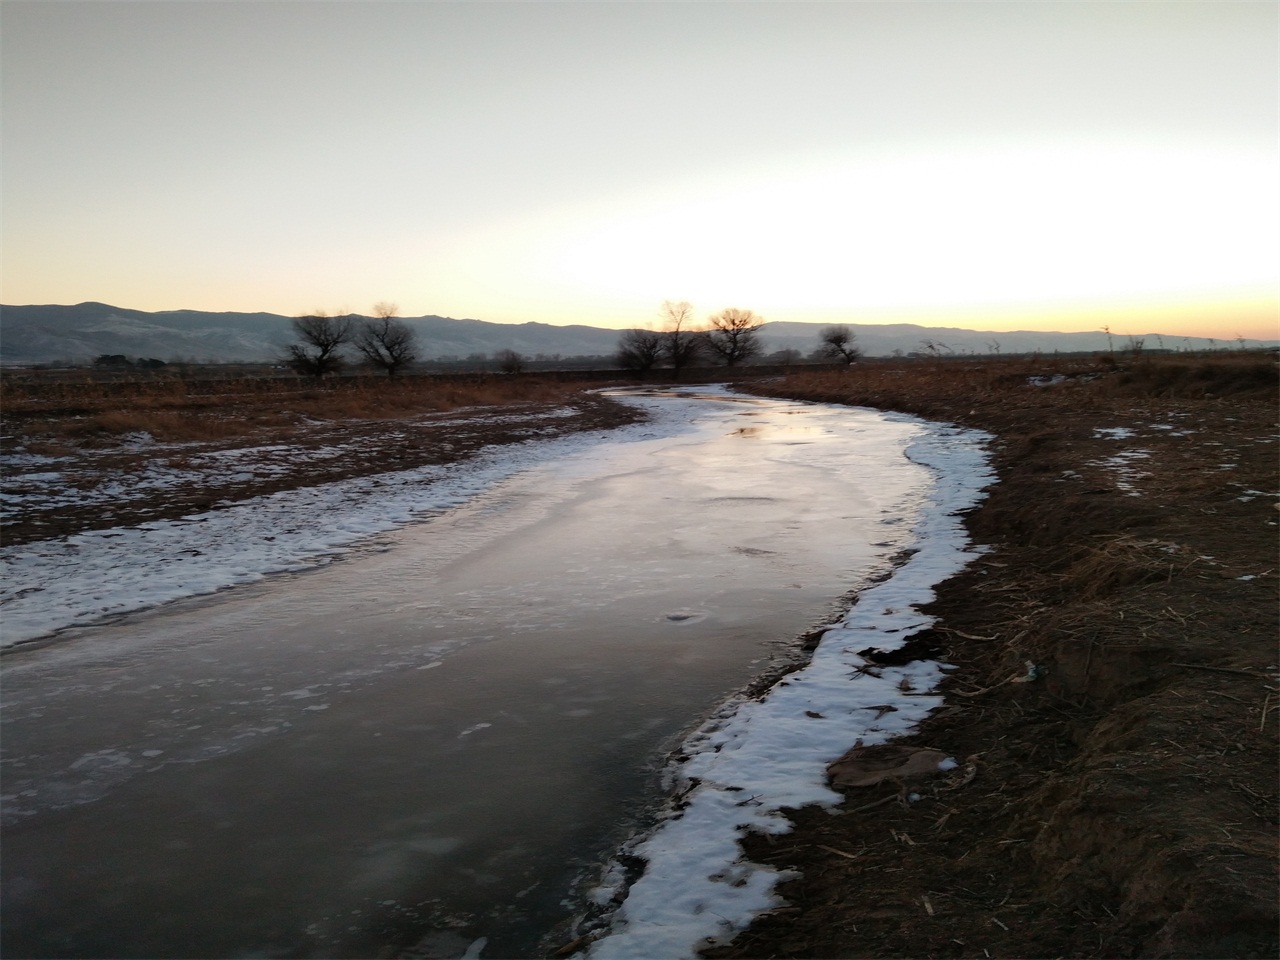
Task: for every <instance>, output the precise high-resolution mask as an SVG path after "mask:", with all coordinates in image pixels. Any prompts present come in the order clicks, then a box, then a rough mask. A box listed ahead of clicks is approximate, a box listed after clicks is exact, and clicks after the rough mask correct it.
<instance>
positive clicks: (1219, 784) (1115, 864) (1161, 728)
mask: <svg viewBox="0 0 1280 960" xmlns="http://www.w3.org/2000/svg"><path fill="white" fill-rule="evenodd" d="M1044 372H1045V373H1048V374H1052V373H1053V372H1054V371H1052V370H1047V371H1044ZM962 379H963V378H953V379H951V381H950V382H948V383H942V382H939V383H937V384H935V385H934V386H933V387H932V388H931V387H930V386H929V385H928V384H927V383H923V382H921V381H920V380H918V379H917V380H916V381H914V382H913V383H912V384H911V387H910V388H909V389H902V384H901V383H900V382H895V380H894V378H893V377H892V376H889V375H888V374H887V372H886V374H885V375H882V374H880V373H878V372H876V371H874V370H871V369H867V370H862V371H859V370H855V371H852V372H851V373H850V374H848V375H846V376H844V377H843V378H831V377H814V378H805V377H802V376H797V377H793V378H791V379H789V380H787V381H785V382H782V383H777V384H774V385H772V387H771V388H770V389H769V391H768V392H771V393H774V394H777V395H784V396H791V397H808V398H811V399H824V400H835V401H845V402H853V403H866V404H874V405H877V406H881V407H886V408H890V409H894V408H896V409H906V410H909V411H911V412H915V413H921V414H924V415H926V416H931V417H935V418H938V419H948V420H953V421H957V422H961V423H964V424H966V425H971V426H976V427H980V428H982V429H986V430H988V431H990V432H992V433H993V434H995V436H996V438H997V439H996V441H995V442H994V444H993V450H994V453H995V457H994V461H995V465H996V467H997V469H998V473H999V478H1000V479H999V483H998V485H997V486H996V487H995V488H994V489H993V490H992V491H991V494H990V496H989V498H988V499H987V501H986V502H985V503H984V504H983V505H982V506H981V507H980V508H979V509H978V510H976V511H975V512H974V513H973V514H972V515H971V516H970V517H969V518H968V520H967V522H968V525H969V528H970V530H971V531H972V533H973V536H974V539H975V541H976V542H978V543H982V544H986V545H987V546H988V552H987V553H986V554H985V555H984V556H983V557H982V558H981V559H980V560H979V561H978V562H976V563H975V564H974V565H972V566H971V567H970V569H969V570H968V571H966V572H965V573H964V574H962V575H961V576H958V577H956V578H954V579H953V580H950V581H948V582H947V583H945V584H943V585H942V586H941V587H940V588H939V590H938V599H937V602H936V603H934V604H933V605H932V606H931V607H930V608H929V612H930V613H932V614H934V615H935V616H937V617H939V618H940V623H939V625H938V627H937V628H936V629H935V630H932V631H930V632H929V633H928V635H927V636H925V637H921V638H918V639H920V640H924V641H927V642H928V643H929V644H931V645H932V646H933V647H935V648H936V649H937V651H938V652H939V653H940V654H941V655H942V656H944V657H945V658H946V659H947V660H949V661H951V662H953V663H956V664H958V665H959V667H960V669H959V670H957V671H956V672H955V673H954V674H953V676H952V678H951V679H950V680H949V682H948V684H947V685H946V686H945V687H944V692H945V693H946V694H947V699H948V704H949V705H948V706H947V707H946V708H944V709H943V710H941V711H940V712H939V713H937V714H936V715H934V717H932V718H931V719H930V720H929V721H927V722H926V723H925V724H924V726H923V727H922V728H921V729H920V730H919V732H918V733H917V734H916V735H915V736H914V737H912V738H911V740H910V741H909V742H910V743H913V744H918V745H922V746H930V747H936V748H938V749H941V750H943V751H945V752H947V753H949V754H951V755H953V756H955V757H956V758H957V759H959V760H960V761H961V763H962V767H961V771H960V773H959V774H957V775H953V776H952V777H951V778H950V779H948V780H945V781H941V780H940V781H936V782H925V783H918V784H915V785H913V786H912V787H911V789H914V790H916V791H917V792H918V793H919V794H920V795H921V798H920V800H919V801H918V802H916V803H913V804H911V805H910V806H909V807H904V806H903V805H902V803H900V802H898V801H897V800H896V799H890V802H887V803H882V804H880V805H878V806H875V807H874V808H873V809H867V810H865V811H864V812H862V813H853V812H852V811H853V810H855V809H856V808H859V807H870V806H871V805H873V804H875V803H876V802H877V801H880V800H882V799H884V798H886V797H889V798H893V796H894V794H896V793H897V791H898V787H897V786H896V785H884V784H882V785H880V786H879V787H869V788H860V789H855V790H850V791H848V793H847V797H848V799H847V800H846V802H845V804H844V811H845V813H844V815H842V816H831V815H829V814H827V813H824V812H821V811H816V810H802V811H798V812H797V813H796V814H795V817H794V819H795V822H796V829H795V831H794V832H793V833H791V834H790V835H788V836H785V837H781V838H774V842H772V843H769V842H766V841H765V840H763V839H762V840H760V841H758V842H756V843H754V844H752V845H751V847H750V853H751V855H752V857H753V858H754V859H759V860H763V861H766V862H768V863H770V864H773V865H774V866H777V867H783V868H787V867H790V868H795V869H796V870H798V871H800V873H801V876H800V878H799V879H797V880H795V881H793V882H791V883H789V884H787V885H785V886H784V887H783V889H782V893H783V895H784V896H785V897H786V899H787V900H788V902H789V905H788V906H787V907H784V908H782V909H780V910H778V911H776V912H775V913H773V914H772V915H770V916H766V917H763V918H761V919H760V920H759V921H758V922H757V923H756V924H755V925H754V926H753V927H752V928H751V929H750V930H749V931H748V932H746V933H744V934H742V935H740V936H739V937H738V939H737V940H736V941H735V942H734V944H733V945H732V946H730V947H729V948H725V949H716V950H711V951H708V952H707V956H710V957H924V956H930V957H1061V956H1070V957H1127V956H1159V957H1274V956H1276V955H1277V948H1278V944H1277V908H1276V889H1277V876H1276V838H1277V834H1276V819H1277V818H1276V813H1277V806H1276V786H1277V749H1276V732H1277V721H1278V720H1280V715H1278V714H1277V710H1276V707H1277V705H1278V704H1277V667H1276V663H1277V649H1276V638H1277V632H1276V625H1277V624H1276V599H1277V597H1276V582H1277V581H1276V545H1277V536H1276V532H1277V528H1276V521H1277V512H1276V494H1277V490H1278V489H1280V486H1278V480H1277V443H1276V440H1277V433H1276V406H1275V399H1274V393H1273V392H1270V391H1268V390H1262V391H1258V390H1255V389H1253V388H1252V387H1251V386H1250V384H1248V383H1245V384H1243V385H1239V386H1240V388H1239V389H1238V390H1236V391H1235V392H1234V394H1235V395H1227V396H1221V395H1219V396H1216V397H1215V396H1209V397H1203V396H1201V397H1198V398H1188V396H1187V395H1186V394H1188V393H1191V394H1195V393H1197V392H1203V391H1196V390H1185V391H1179V390H1170V391H1169V392H1171V393H1180V392H1181V393H1182V394H1183V396H1182V398H1181V399H1170V398H1165V399H1147V398H1145V397H1144V396H1143V395H1142V394H1143V393H1145V392H1148V391H1147V389H1146V388H1145V387H1143V386H1141V384H1139V385H1137V386H1134V385H1133V384H1132V383H1129V384H1126V383H1125V382H1124V380H1123V375H1122V372H1120V371H1117V372H1115V373H1113V374H1110V375H1108V376H1106V377H1103V378H1101V379H1092V380H1088V381H1086V380H1085V379H1084V378H1079V379H1076V380H1072V379H1067V380H1065V381H1063V382H1061V383H1059V384H1057V385H1055V386H1046V387H1038V386H1032V385H1031V384H1030V382H1029V381H1028V380H1027V378H1026V376H1025V375H1023V376H1021V377H1020V378H1019V379H1017V380H1006V381H1005V382H1003V383H1002V382H997V381H995V380H994V379H992V378H988V377H986V375H981V376H979V375H975V378H974V379H973V380H971V381H970V382H968V383H967V384H966V383H963V382H960V381H961V380H962ZM1030 677H1034V678H1035V679H1029V678H1030ZM1028 680H1029V682H1017V681H1028Z"/></svg>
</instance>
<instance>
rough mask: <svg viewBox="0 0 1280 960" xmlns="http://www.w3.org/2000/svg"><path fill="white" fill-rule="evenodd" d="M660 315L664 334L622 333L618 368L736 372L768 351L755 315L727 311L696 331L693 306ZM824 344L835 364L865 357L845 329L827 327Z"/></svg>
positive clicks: (667, 307) (667, 306) (665, 308)
mask: <svg viewBox="0 0 1280 960" xmlns="http://www.w3.org/2000/svg"><path fill="white" fill-rule="evenodd" d="M659 315H660V317H661V321H662V328H661V329H659V330H649V329H643V328H636V329H633V330H624V331H623V333H622V336H621V338H620V339H619V341H618V352H617V354H616V356H615V360H616V362H617V364H618V366H620V367H622V368H623V369H624V370H636V371H645V370H652V369H653V368H655V367H661V366H665V367H669V368H670V369H671V370H672V372H673V374H674V375H676V376H678V375H679V373H680V371H681V370H682V369H684V368H685V367H688V366H692V365H693V364H694V363H696V362H697V361H699V360H703V359H709V360H712V361H715V362H718V363H722V364H724V365H725V366H728V367H733V366H738V365H740V364H745V363H749V362H750V361H752V360H754V359H755V358H756V357H758V356H759V355H760V353H761V352H762V350H763V344H762V343H761V341H760V328H761V327H763V326H764V323H765V320H764V318H763V317H760V316H757V315H756V314H754V313H752V312H751V311H750V310H740V309H738V308H737V307H728V308H726V309H724V310H721V311H720V312H719V313H717V314H714V315H712V316H711V317H709V318H708V319H707V325H706V326H705V327H703V328H698V327H696V326H695V321H694V316H693V307H692V306H691V305H690V304H689V303H688V301H685V300H680V301H674V300H667V301H665V302H664V303H663V304H662V307H661V309H660V311H659ZM819 341H820V346H819V348H818V352H819V354H820V355H821V356H823V357H827V358H829V359H832V360H838V361H842V362H844V363H853V362H854V361H855V360H857V359H858V357H860V356H861V355H862V351H861V350H860V349H859V347H858V345H857V337H856V336H855V335H854V333H853V331H851V330H850V329H849V328H848V327H847V326H844V325H843V324H839V325H836V326H830V327H823V328H822V330H821V331H820V332H819Z"/></svg>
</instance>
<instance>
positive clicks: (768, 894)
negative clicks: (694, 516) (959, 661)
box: [590, 424, 992, 960]
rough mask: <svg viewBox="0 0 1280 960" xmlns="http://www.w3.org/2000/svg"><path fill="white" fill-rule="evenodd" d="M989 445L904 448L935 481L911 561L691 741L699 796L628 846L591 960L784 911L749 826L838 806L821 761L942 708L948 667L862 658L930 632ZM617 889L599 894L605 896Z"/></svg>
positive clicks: (693, 947) (950, 440)
mask: <svg viewBox="0 0 1280 960" xmlns="http://www.w3.org/2000/svg"><path fill="white" fill-rule="evenodd" d="M984 439H986V438H985V435H983V434H980V433H977V432H975V431H964V430H959V429H956V428H952V427H948V426H943V425H939V424H932V425H930V429H929V431H928V432H927V433H925V434H924V435H923V436H921V437H919V438H918V439H917V440H916V441H915V442H914V443H913V444H912V445H911V446H910V447H909V448H908V450H907V455H908V456H909V457H910V458H911V459H912V460H914V461H916V462H917V463H921V464H924V465H926V466H928V467H930V468H931V469H932V470H933V471H934V477H935V479H934V489H933V493H932V497H931V500H932V504H931V505H930V507H929V508H927V509H926V510H925V511H924V512H923V513H922V514H921V516H920V519H919V521H918V522H917V524H916V527H915V529H914V531H913V532H914V534H915V538H916V542H915V548H914V549H915V552H914V553H913V554H912V556H911V557H910V559H909V560H908V561H907V562H906V563H905V564H904V565H903V566H902V567H900V568H899V569H898V570H897V571H896V572H895V574H894V575H893V576H892V577H891V578H890V579H888V580H886V581H884V582H882V583H879V584H877V585H875V586H872V587H870V588H869V589H867V590H864V591H863V592H862V593H861V594H860V595H859V597H858V600H857V603H856V605H855V606H854V607H853V608H852V609H851V610H850V611H849V613H848V615H847V616H845V618H844V619H843V621H842V622H840V623H839V624H837V625H836V626H834V627H833V628H831V629H829V630H827V631H826V633H825V634H824V635H823V637H822V640H821V642H820V643H819V645H818V648H817V650H816V651H815V652H814V655H813V659H812V660H811V662H810V663H809V664H808V665H807V666H806V667H805V669H803V670H801V671H799V672H797V673H793V674H791V675H789V676H788V677H787V678H786V679H785V680H784V681H782V682H781V683H779V684H777V685H776V686H775V687H774V688H773V689H772V690H771V691H770V692H769V694H768V696H767V697H766V698H765V699H763V700H760V701H753V700H743V701H740V702H737V703H731V704H729V705H728V706H727V707H726V709H725V710H724V711H722V715H721V716H720V717H719V718H717V719H715V720H713V721H711V722H710V723H709V724H707V725H706V726H705V727H704V728H703V729H702V730H700V731H698V733H696V734H695V735H694V736H693V737H692V738H691V739H690V740H689V741H688V743H687V744H686V747H685V750H686V752H687V753H688V754H690V755H691V758H690V759H689V760H688V762H686V763H684V764H683V765H682V766H681V767H680V769H679V776H680V778H681V779H682V781H683V782H685V783H686V785H687V786H688V787H690V788H691V790H690V792H689V793H688V794H687V796H686V797H685V803H686V805H685V806H684V808H683V809H682V810H681V811H680V812H679V813H678V814H676V815H675V816H673V817H672V818H671V819H669V820H667V821H666V822H665V823H663V824H662V825H661V826H660V827H659V828H658V829H657V830H656V832H654V833H653V835H652V836H650V837H648V838H647V839H645V840H643V841H642V842H640V843H638V844H636V845H634V846H633V847H632V848H631V849H630V850H629V852H630V853H631V854H634V855H636V856H640V857H643V858H644V859H645V860H647V861H648V863H647V866H646V868H645V872H644V874H643V876H641V877H640V879H639V880H638V881H636V882H635V883H634V884H633V885H632V886H631V888H630V890H629V891H627V893H626V899H625V901H624V902H623V904H622V906H621V908H620V909H619V910H618V912H617V914H616V916H615V918H614V921H613V926H612V930H611V931H610V933H609V934H608V935H607V936H605V937H604V938H603V939H601V940H598V941H597V942H596V943H595V944H593V945H592V948H591V952H590V955H591V957H592V958H593V960H605V958H615V957H632V958H647V957H670V958H677V957H681V958H683V957H693V956H695V955H696V952H697V950H698V949H699V948H700V947H702V946H706V945H708V944H709V943H712V942H715V941H716V940H718V939H721V938H723V939H725V940H727V939H730V938H731V937H732V936H733V935H734V934H735V933H736V932H738V931H739V930H741V929H743V928H745V927H746V926H747V925H748V924H749V923H750V922H751V919H752V917H753V916H754V915H755V914H757V913H759V912H761V911H763V910H767V909H769V908H771V907H776V906H780V905H781V901H780V900H779V899H778V897H777V896H776V895H775V894H774V892H773V888H774V886H775V885H776V884H777V882H778V881H779V880H780V879H781V875H780V874H779V872H778V871H776V870H774V869H773V868H771V867H767V866H761V865H758V864H753V863H750V862H747V861H745V860H744V859H743V858H742V854H741V850H740V849H739V847H738V841H739V839H741V838H742V837H744V836H745V835H746V834H747V833H748V832H749V831H757V832H760V833H765V834H774V833H784V832H786V831H787V830H788V829H789V824H788V822H787V820H786V819H785V817H784V816H783V815H782V810H783V809H784V808H787V807H799V806H804V805H807V804H826V805H830V804H834V803H838V802H839V801H840V799H841V798H840V796H839V795H838V794H836V793H834V792H833V791H832V790H831V789H830V788H829V787H828V786H827V783H826V767H827V764H829V763H830V762H831V761H833V760H835V759H837V758H838V757H839V756H841V755H842V754H843V753H844V752H845V751H846V750H847V749H848V748H849V747H850V746H852V745H853V744H854V743H855V742H857V741H861V742H862V743H863V744H864V745H868V746H870V745H873V744H877V743H883V742H885V741H887V740H889V739H891V738H892V737H894V736H896V735H899V734H902V733H905V732H907V731H909V730H910V729H911V728H912V727H913V726H914V725H915V724H917V723H919V722H920V721H921V720H922V719H924V717H925V716H926V715H927V714H928V713H929V712H930V711H931V710H933V709H935V708H936V707H938V706H939V705H940V704H941V702H942V700H941V697H938V696H931V695H929V691H930V690H932V689H933V688H934V687H935V686H936V685H937V683H938V681H939V680H940V679H941V678H942V667H941V665H939V664H937V663H933V662H927V661H926V662H917V663H912V664H908V665H906V666H901V667H878V666H875V665H874V664H872V663H870V662H868V661H867V660H865V659H864V658H863V657H861V656H859V655H858V653H857V652H856V651H859V650H862V651H866V650H867V648H869V647H870V648H876V649H878V650H886V651H887V650H893V649H896V648H897V647H899V646H900V645H901V644H902V643H903V642H904V641H905V640H906V639H908V638H909V637H910V636H911V635H912V634H914V633H917V632H918V631H920V630H921V629H923V628H925V627H927V626H929V625H930V624H932V622H933V620H932V619H931V618H930V617H928V616H926V615H924V614H923V613H921V612H920V610H919V607H920V606H921V605H923V604H926V603H928V602H929V601H930V600H932V599H933V596H934V594H933V589H932V588H933V586H934V585H935V584H937V583H940V582H941V581H943V580H945V579H947V578H948V577H950V576H952V575H954V574H955V573H957V572H959V571H960V570H961V569H962V568H963V567H964V566H965V565H966V564H967V563H968V562H969V561H970V560H971V559H972V557H973V553H972V552H971V551H970V550H969V549H968V548H967V538H966V535H965V531H964V528H963V526H962V525H961V519H960V517H959V515H958V514H959V512H960V511H962V510H964V509H966V508H968V507H971V506H972V505H973V504H975V503H976V502H977V501H978V499H980V497H981V491H982V489H983V488H984V487H985V486H986V485H988V484H989V483H990V482H991V479H992V474H991V472H990V471H989V468H988V466H987V461H986V457H985V454H984V453H983V449H982V442H983V440H984ZM886 708H887V709H886ZM611 893H612V891H610V890H608V889H605V890H601V891H599V892H598V894H597V899H598V900H601V901H604V900H607V898H608V896H609V895H610V894H611Z"/></svg>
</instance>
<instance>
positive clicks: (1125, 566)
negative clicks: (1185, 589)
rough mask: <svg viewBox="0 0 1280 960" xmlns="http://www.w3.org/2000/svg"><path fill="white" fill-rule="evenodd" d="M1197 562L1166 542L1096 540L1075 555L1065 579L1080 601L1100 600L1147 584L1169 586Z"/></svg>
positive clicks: (1129, 538) (1122, 537) (1118, 538)
mask: <svg viewBox="0 0 1280 960" xmlns="http://www.w3.org/2000/svg"><path fill="white" fill-rule="evenodd" d="M1197 560H1198V558H1197V557H1196V556H1195V554H1194V553H1192V552H1191V551H1190V550H1188V549H1187V548H1186V547H1184V546H1181V545H1180V544H1176V543H1172V542H1169V541H1165V540H1155V539H1150V538H1147V539H1143V538H1141V537H1135V536H1131V535H1129V534H1119V535H1116V536H1105V537H1096V538H1094V539H1093V540H1092V541H1091V542H1090V543H1087V544H1085V545H1084V546H1083V547H1081V548H1079V549H1078V550H1077V551H1076V552H1075V554H1074V555H1073V556H1072V557H1071V558H1070V561H1069V565H1068V566H1067V568H1066V571H1065V572H1064V573H1063V574H1062V575H1061V579H1062V582H1063V584H1064V586H1066V587H1067V588H1068V589H1069V590H1070V592H1071V594H1072V595H1073V596H1074V597H1075V598H1076V599H1077V600H1085V601H1088V600H1098V599H1101V598H1103V597H1107V596H1110V595H1112V594H1114V593H1116V592H1117V591H1119V590H1122V589H1124V588H1127V587H1133V586H1137V585H1139V584H1143V583H1168V582H1169V581H1171V580H1172V579H1173V578H1174V577H1175V576H1176V575H1178V574H1180V573H1182V572H1184V571H1185V570H1187V569H1188V568H1189V567H1191V566H1192V565H1193V564H1195V563H1196V562H1197Z"/></svg>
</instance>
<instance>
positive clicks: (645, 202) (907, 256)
mask: <svg viewBox="0 0 1280 960" xmlns="http://www.w3.org/2000/svg"><path fill="white" fill-rule="evenodd" d="M0 18H2V19H0V25H2V26H3V81H4V82H3V88H4V89H3V98H4V100H3V106H4V117H5V134H6V136H5V156H4V165H3V170H0V176H2V178H3V203H4V221H3V234H4V245H5V258H4V273H3V290H2V291H0V297H2V299H3V302H6V303H75V302H79V301H83V300H101V301H105V302H108V303H113V304H116V305H119V306H125V307H132V308H136V309H143V310H166V309H180V308H191V309H200V310H215V311H220V310H238V311H258V310H263V311H268V312H273V313H283V314H297V313H302V312H307V311H310V310H312V309H315V308H322V309H328V310H356V311H365V312H367V311H368V310H369V309H370V307H371V306H372V304H373V303H374V302H376V301H383V300H387V301H393V302H396V303H398V304H399V305H400V308H401V313H402V314H404V315H407V316H415V315H421V314H440V315H444V316H454V317H474V318H477V319H481V320H490V321H497V322H513V323H518V322H524V321H529V320H533V321H541V322H548V323H588V324H593V325H598V326H610V327H628V326H640V325H649V324H653V323H655V322H656V321H657V319H658V317H657V308H658V305H659V304H660V303H661V302H662V301H663V300H666V299H674V300H689V301H690V302H692V303H693V304H694V307H695V310H696V313H697V315H698V316H699V317H700V318H701V317H705V316H706V315H708V314H710V313H713V312H715V311H717V310H719V309H722V308H724V307H726V306H739V307H744V308H748V309H752V310H754V311H755V312H757V313H759V314H761V315H763V316H764V317H765V318H766V319H769V320H792V321H813V322H824V323H825V322H866V323H878V322H917V323H928V324H939V325H952V326H970V327H975V328H978V329H990V330H1009V329H1055V330H1073V329H1086V330H1087V329H1094V330H1096V329H1098V328H1099V327H1101V326H1103V325H1109V326H1111V327H1112V329H1113V330H1115V331H1116V332H1119V333H1145V332H1153V331H1159V332H1162V333H1169V334H1176V335H1186V336H1210V337H1223V338H1228V337H1235V336H1236V335H1243V336H1245V337H1249V338H1255V339H1276V338H1280V177H1277V175H1276V171H1277V169H1280V146H1278V136H1280V121H1278V120H1277V106H1278V104H1277V101H1278V97H1277V84H1278V82H1280V70H1278V67H1277V46H1276V36H1277V29H1278V27H1280V7H1277V6H1276V5H1275V4H1272V3H1246V2H1241V3H1236V2H1230V0H1227V2H1203V3H1202V2H1195V0H1191V2H1180V3H1162V2H1150V3H1125V2H1116V3H1083V4H1081V3H1057V2H1044V3H1021V2H1009V3H969V2H964V0H961V2H957V3H952V4H936V3H906V2H890V3H876V2H868V3H813V4H810V3H789V4H773V3H761V4H746V3H725V4H721V3H616V4H615V3H603V2H601V3H580V4H560V3H536V4H534V3H526V4H516V3H484V4H464V3H425V2H414V0H404V2H368V3H360V2H334V3H319V2H315V3H312V2H306V3H276V2H266V0H251V2H240V3H210V2H202V0H191V2H154V3H129V2H124V3H121V2H115V0H102V2H96V3H81V2H37V3H32V2H25V0H8V2H6V3H5V4H4V6H3V8H0Z"/></svg>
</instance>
